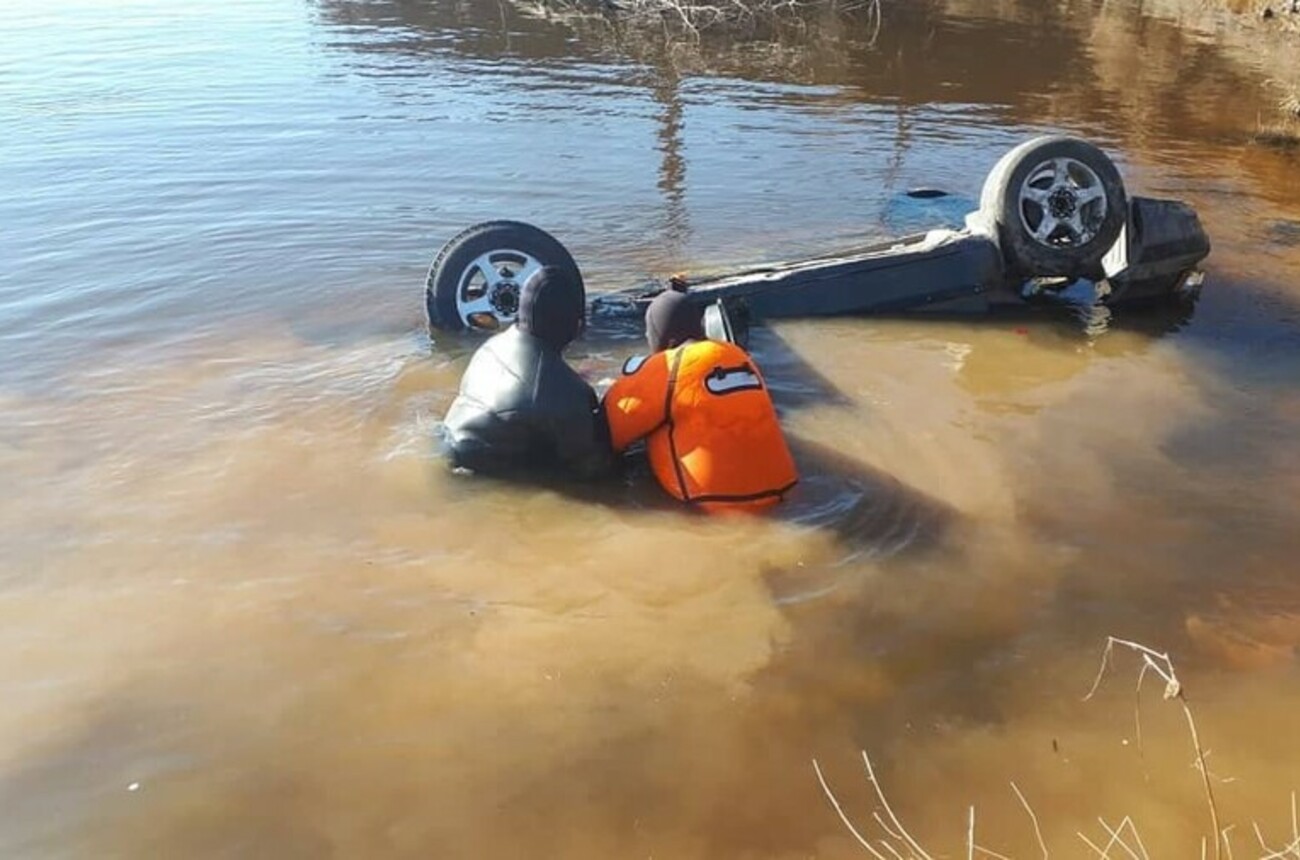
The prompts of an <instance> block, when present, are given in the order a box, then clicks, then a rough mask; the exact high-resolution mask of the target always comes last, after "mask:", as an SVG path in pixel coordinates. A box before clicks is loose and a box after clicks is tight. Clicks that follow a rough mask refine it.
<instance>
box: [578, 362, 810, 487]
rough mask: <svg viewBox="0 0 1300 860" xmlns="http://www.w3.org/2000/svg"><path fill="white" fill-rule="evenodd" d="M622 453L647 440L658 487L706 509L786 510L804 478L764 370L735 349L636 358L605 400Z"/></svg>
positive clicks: (617, 447)
mask: <svg viewBox="0 0 1300 860" xmlns="http://www.w3.org/2000/svg"><path fill="white" fill-rule="evenodd" d="M604 408H605V416H606V418H607V419H608V420H609V429H610V437H611V440H612V442H613V445H614V450H615V451H623V450H625V449H626V448H627V447H628V446H629V445H631V444H632V443H633V442H635V441H637V440H638V439H642V438H645V439H646V447H647V454H648V456H649V458H650V466H651V468H652V469H653V470H654V474H655V477H656V478H657V479H658V480H659V483H660V485H661V486H662V487H663V488H664V489H665V490H666V491H667V492H668V493H669V494H670V495H672V496H674V497H675V498H677V499H680V500H681V501H684V502H692V503H696V504H699V505H700V506H701V507H704V508H706V509H720V508H734V507H745V508H759V507H767V506H768V505H772V504H775V503H776V502H778V501H780V499H781V497H782V496H783V495H784V494H785V493H786V492H787V491H789V490H790V488H791V487H793V486H794V485H795V482H796V481H797V480H798V477H799V476H798V473H797V472H796V470H795V465H794V458H792V457H791V456H790V449H789V448H788V447H786V444H785V437H784V436H783V435H782V433H781V426H780V424H779V423H778V421H777V417H776V410H775V408H773V406H772V399H771V397H769V396H768V393H767V385H766V383H764V381H763V377H762V375H761V374H760V373H759V371H758V368H757V367H755V366H754V363H753V361H751V360H750V357H749V355H748V354H746V353H745V351H744V350H743V349H741V348H740V347H738V346H735V345H734V344H730V343H719V342H716V341H711V340H705V341H692V342H690V343H687V344H685V345H683V346H679V347H676V348H674V349H669V350H666V351H664V352H657V353H655V354H654V355H652V356H650V357H649V358H631V359H628V361H627V363H626V364H624V365H623V373H622V375H621V376H620V377H619V379H618V381H617V382H615V383H614V385H613V387H611V388H610V389H609V391H608V392H607V393H606V394H605V401H604Z"/></svg>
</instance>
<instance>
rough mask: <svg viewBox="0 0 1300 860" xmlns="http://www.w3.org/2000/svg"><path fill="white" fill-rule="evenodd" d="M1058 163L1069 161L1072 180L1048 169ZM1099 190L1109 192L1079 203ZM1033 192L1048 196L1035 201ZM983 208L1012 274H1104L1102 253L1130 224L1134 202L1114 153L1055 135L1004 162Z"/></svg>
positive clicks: (987, 183) (992, 177)
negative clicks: (1058, 179) (1061, 181)
mask: <svg viewBox="0 0 1300 860" xmlns="http://www.w3.org/2000/svg"><path fill="white" fill-rule="evenodd" d="M1058 160H1065V161H1061V162H1060V163H1062V164H1066V165H1068V167H1067V174H1066V175H1067V179H1066V180H1065V183H1064V184H1058V183H1057V182H1056V181H1055V180H1053V179H1051V178H1050V177H1048V176H1047V174H1046V173H1045V172H1044V171H1045V170H1047V169H1050V167H1051V166H1053V165H1055V164H1057V163H1058ZM1069 162H1075V164H1073V165H1070V164H1069ZM1089 172H1091V175H1089ZM1045 179H1046V181H1047V183H1048V184H1047V186H1046V187H1044V185H1043V182H1044V180H1045ZM1080 180H1083V183H1080ZM1027 182H1030V183H1032V184H1030V185H1027V184H1026V183H1027ZM1094 188H1099V189H1100V191H1101V193H1102V195H1103V196H1102V197H1100V198H1097V199H1093V200H1089V201H1086V202H1084V203H1082V204H1079V203H1078V202H1077V200H1076V198H1075V196H1074V192H1087V193H1088V194H1091V193H1093V191H1092V189H1094ZM1031 191H1032V192H1033V193H1037V194H1046V195H1047V199H1046V200H1044V201H1035V200H1030V199H1027V198H1026V194H1028V193H1030V192H1031ZM980 211H981V213H983V215H984V218H985V219H986V220H987V221H988V222H989V223H990V224H992V225H993V226H994V227H995V228H996V230H997V235H998V241H999V243H1000V244H1001V246H1002V256H1003V259H1004V260H1005V261H1006V264H1007V268H1008V270H1009V271H1011V272H1013V273H1015V274H1017V275H1020V276H1022V277H1026V278H1031V277H1063V278H1093V279H1096V278H1099V277H1101V275H1102V271H1101V259H1102V257H1104V256H1105V255H1106V252H1107V251H1109V250H1110V248H1111V246H1112V245H1113V244H1114V243H1115V240H1116V239H1117V238H1118V237H1119V234H1120V230H1121V229H1122V228H1123V226H1124V221H1125V218H1126V217H1127V212H1128V200H1127V196H1126V195H1125V192H1124V181H1123V179H1122V178H1121V177H1120V175H1119V170H1118V169H1117V168H1116V167H1115V163H1114V162H1113V161H1111V160H1110V157H1109V156H1107V155H1106V153H1104V152H1102V151H1101V150H1100V149H1098V148H1097V147H1096V146H1093V145H1092V144H1091V143H1088V142H1087V141H1084V140H1079V139H1078V138H1074V137H1061V136H1048V137H1037V138H1034V139H1033V140H1029V141H1026V142H1024V143H1022V144H1020V145H1019V146H1017V147H1015V148H1014V149H1012V150H1011V151H1010V152H1008V153H1007V154H1006V155H1004V156H1002V158H1001V159H999V160H998V163H997V164H996V165H994V167H993V169H992V170H991V171H990V172H989V175H988V178H987V179H985V180H984V190H983V191H982V192H981V194H980ZM1036 214H1037V216H1038V217H1037V220H1035V215H1036ZM1058 215H1061V216H1063V217H1061V218H1060V219H1059V220H1058V218H1057V216H1058ZM1076 227H1077V228H1081V231H1080V230H1079V229H1076ZM1036 231H1037V232H1039V233H1041V232H1046V233H1047V235H1046V236H1045V237H1044V236H1040V235H1036Z"/></svg>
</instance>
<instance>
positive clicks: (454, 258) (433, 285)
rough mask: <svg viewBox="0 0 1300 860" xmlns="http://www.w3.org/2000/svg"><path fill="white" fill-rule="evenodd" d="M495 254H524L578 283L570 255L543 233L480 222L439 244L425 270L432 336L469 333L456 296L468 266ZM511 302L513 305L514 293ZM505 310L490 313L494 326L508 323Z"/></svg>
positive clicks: (579, 278)
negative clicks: (557, 269)
mask: <svg viewBox="0 0 1300 860" xmlns="http://www.w3.org/2000/svg"><path fill="white" fill-rule="evenodd" d="M498 251H500V252H505V251H513V252H518V253H520V254H526V255H528V256H529V257H532V258H533V259H534V260H536V261H537V262H538V263H540V264H541V265H543V266H555V267H556V268H559V269H561V270H563V271H565V272H566V273H567V274H569V275H570V276H572V277H573V278H576V279H577V281H578V283H579V284H582V272H580V271H579V270H578V264H577V263H575V262H574V260H573V256H572V255H571V254H569V252H568V250H567V249H566V248H565V247H564V246H563V245H562V244H560V242H559V240H557V239H556V238H555V237H554V236H552V235H551V234H550V233H547V232H546V231H545V230H542V229H540V228H538V227H534V226H533V225H531V224H525V223H523V222H522V221H485V222H483V223H482V224H475V225H474V226H473V227H470V228H469V229H467V230H464V231H463V232H461V233H460V234H459V235H457V236H455V237H454V238H452V240H451V241H449V242H448V243H447V244H446V245H443V247H442V250H441V251H439V252H438V256H436V257H434V259H433V263H432V264H431V265H430V266H429V274H428V277H427V278H426V279H425V286H424V306H425V312H426V313H427V314H428V319H429V332H430V334H432V333H433V332H435V331H463V330H465V329H468V328H472V326H470V325H468V324H467V322H466V320H465V319H464V318H463V317H462V315H461V312H460V308H459V305H458V302H457V299H458V295H457V294H458V292H459V291H460V290H461V287H462V281H464V280H465V279H466V276H467V273H468V270H469V267H470V266H471V264H472V263H473V262H474V261H475V260H477V259H478V258H480V257H481V256H483V255H484V254H489V253H492V252H498ZM515 286H516V287H522V286H523V285H522V284H517V285H515ZM515 298H516V300H517V291H516V296H515ZM508 311H509V305H508V304H506V305H504V307H503V309H498V310H496V311H494V312H493V313H492V314H491V316H492V317H493V318H494V319H495V320H496V321H497V323H498V327H499V326H500V325H505V324H509V323H510V322H511V321H513V319H514V314H513V313H512V312H508Z"/></svg>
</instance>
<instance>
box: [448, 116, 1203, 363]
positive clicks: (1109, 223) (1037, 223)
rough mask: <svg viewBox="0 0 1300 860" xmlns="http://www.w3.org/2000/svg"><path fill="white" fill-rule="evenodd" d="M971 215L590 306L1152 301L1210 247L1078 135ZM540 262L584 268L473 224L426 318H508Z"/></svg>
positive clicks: (1032, 156) (771, 310)
mask: <svg viewBox="0 0 1300 860" xmlns="http://www.w3.org/2000/svg"><path fill="white" fill-rule="evenodd" d="M914 196H917V197H922V198H924V197H937V196H943V192H937V191H919V192H914ZM964 222H965V223H964V226H961V227H960V228H957V229H951V228H942V229H932V230H929V231H927V232H924V233H917V234H913V235H909V236H905V237H903V238H900V239H897V240H894V241H887V242H880V243H876V244H870V245H866V246H862V247H858V248H854V249H849V250H846V251H844V252H842V253H837V254H834V255H830V256H825V257H817V258H814V259H810V260H801V261H795V262H786V263H775V264H769V265H764V266H756V267H754V268H749V269H744V270H742V271H737V272H732V273H728V274H722V275H713V276H707V277H689V276H673V277H672V278H669V279H666V280H664V281H662V282H654V283H651V284H646V285H640V286H636V287H633V288H629V289H626V290H621V291H617V292H610V293H602V294H599V295H597V296H596V297H594V298H593V299H592V300H591V302H590V304H591V311H592V314H593V316H595V317H598V318H599V317H601V316H606V315H633V314H637V313H640V312H643V311H644V308H645V305H646V304H648V302H649V301H650V299H652V298H653V297H654V296H655V295H658V294H659V293H660V292H662V291H664V290H668V289H673V290H679V291H682V292H685V293H686V294H687V295H688V296H690V297H692V298H693V299H695V300H697V301H698V302H699V303H700V304H701V305H702V306H705V307H706V320H707V321H708V322H709V325H710V328H711V332H710V333H711V335H717V336H724V335H725V336H727V337H728V339H743V332H742V329H743V327H744V326H745V325H746V324H747V322H748V321H749V320H762V319H766V318H778V317H811V316H829V315H839V314H886V313H888V314H900V313H911V312H922V311H924V312H931V313H934V312H938V313H972V312H984V311H988V310H990V309H992V308H995V307H998V306H1005V305H1024V304H1027V303H1033V302H1036V301H1041V300H1052V299H1060V298H1062V297H1066V296H1067V294H1069V295H1075V296H1077V293H1078V290H1077V289H1075V288H1076V287H1077V286H1078V285H1083V286H1084V288H1085V290H1084V292H1085V295H1086V299H1085V300H1086V301H1089V302H1105V303H1106V304H1108V305H1115V304H1120V303H1136V302H1149V301H1154V300H1163V299H1170V298H1174V297H1180V296H1186V295H1188V294H1191V293H1194V291H1195V290H1196V289H1197V288H1198V287H1199V286H1200V281H1201V274H1200V271H1199V269H1198V266H1199V264H1200V262H1201V261H1202V260H1204V259H1205V257H1206V256H1207V255H1208V254H1209V252H1210V242H1209V238H1208V237H1207V236H1206V234H1205V230H1204V229H1203V228H1202V227H1201V223H1200V219H1199V218H1197V215H1196V213H1195V211H1193V209H1192V208H1191V207H1190V206H1188V205H1187V204H1185V203H1181V202H1178V201H1174V200H1159V199H1153V198H1147V197H1133V198H1129V197H1128V195H1127V194H1126V193H1125V190H1124V183H1123V180H1122V179H1121V177H1120V174H1119V170H1118V169H1117V168H1116V166H1115V164H1114V162H1112V161H1111V159H1110V158H1109V157H1108V156H1107V155H1106V154H1105V153H1104V152H1103V151H1102V150H1100V149H1099V148H1097V147H1096V146H1094V145H1093V144H1091V143H1088V142H1087V141H1084V140H1080V139H1078V138H1073V137H1064V136H1046V137H1038V138H1034V139H1032V140H1029V141H1026V142H1024V143H1022V144H1020V145H1019V146H1017V147H1015V148H1014V149H1011V150H1010V151H1009V152H1007V153H1006V154H1005V155H1003V157H1002V158H1001V159H1000V160H999V161H998V162H997V164H996V165H995V166H994V167H993V169H992V170H991V171H990V172H989V174H988V176H987V178H986V179H985V182H984V186H983V191H982V193H981V196H980V202H979V206H978V208H977V209H976V210H975V211H973V212H971V213H969V214H967V215H966V216H965V219H964ZM542 266H558V267H561V268H564V269H569V270H571V271H572V272H574V274H575V275H577V274H578V267H577V264H576V263H575V262H574V260H573V257H572V256H571V255H570V254H569V252H568V250H567V249H565V247H564V246H563V245H562V244H561V243H560V242H559V241H557V240H556V239H555V238H554V237H552V236H551V235H550V234H548V233H546V232H545V231H543V230H541V229H539V228H537V227H534V226H532V225H529V224H524V223H521V222H517V221H489V222H486V223H482V224H477V225H475V226H473V227H470V228H469V229H467V230H465V231H464V232H462V233H461V234H460V235H458V236H456V237H455V238H453V239H452V240H451V241H449V242H448V243H447V244H446V245H445V246H444V247H443V248H442V250H441V251H440V252H439V254H438V255H437V257H436V258H435V259H434V261H433V264H432V265H431V266H430V268H429V273H428V277H427V279H426V286H425V308H426V312H427V315H428V321H429V326H430V332H431V333H433V332H436V331H439V330H441V331H459V330H466V329H470V330H482V331H494V330H496V329H499V328H501V327H502V326H504V325H507V324H509V323H510V322H511V321H513V320H514V318H515V315H516V313H517V311H518V307H519V291H520V288H521V287H522V285H523V283H524V281H526V280H527V279H528V277H529V276H530V275H532V273H533V272H535V271H537V270H538V269H539V268H541V267H542ZM579 277H580V275H579ZM1066 300H1075V301H1077V300H1078V299H1077V298H1074V299H1066ZM733 326H734V327H735V330H734V331H733V330H732V327H733Z"/></svg>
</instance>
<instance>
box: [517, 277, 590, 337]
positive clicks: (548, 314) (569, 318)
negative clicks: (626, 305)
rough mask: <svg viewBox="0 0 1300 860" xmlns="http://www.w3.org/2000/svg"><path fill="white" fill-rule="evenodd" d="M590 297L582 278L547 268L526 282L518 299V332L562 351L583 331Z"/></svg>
mask: <svg viewBox="0 0 1300 860" xmlns="http://www.w3.org/2000/svg"><path fill="white" fill-rule="evenodd" d="M586 312H587V294H586V291H585V290H584V289H583V286H582V276H581V275H577V274H576V273H572V272H565V271H564V270H562V269H560V268H558V267H556V266H544V267H542V268H541V269H539V270H538V271H537V272H534V273H533V275H532V277H530V278H529V279H528V280H527V281H525V282H524V289H523V292H521V293H520V295H519V317H518V321H517V325H518V326H519V330H520V331H523V332H527V333H528V334H531V335H532V336H533V337H536V338H539V339H541V340H543V341H545V342H546V343H548V344H550V345H551V346H553V347H555V348H556V349H563V348H564V347H565V346H567V345H568V343H569V341H571V340H573V339H574V338H575V337H577V336H578V332H580V331H582V323H583V317H584V315H585V314H586Z"/></svg>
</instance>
